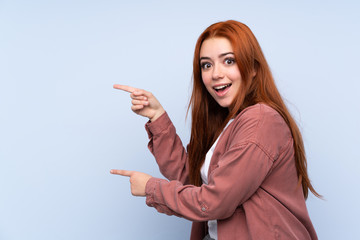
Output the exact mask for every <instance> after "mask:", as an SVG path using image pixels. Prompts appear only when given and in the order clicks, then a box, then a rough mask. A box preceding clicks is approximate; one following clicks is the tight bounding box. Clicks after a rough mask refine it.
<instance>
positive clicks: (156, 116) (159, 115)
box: [149, 108, 165, 122]
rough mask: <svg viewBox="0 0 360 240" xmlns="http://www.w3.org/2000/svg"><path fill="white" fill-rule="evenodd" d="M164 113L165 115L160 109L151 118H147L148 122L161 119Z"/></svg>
mask: <svg viewBox="0 0 360 240" xmlns="http://www.w3.org/2000/svg"><path fill="white" fill-rule="evenodd" d="M164 113H165V110H164V109H163V108H161V109H160V110H159V111H158V112H157V113H155V115H154V116H153V117H152V118H149V120H150V122H154V121H155V120H156V119H158V118H159V117H161V115H163V114H164Z"/></svg>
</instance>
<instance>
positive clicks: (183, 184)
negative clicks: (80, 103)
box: [111, 20, 319, 240]
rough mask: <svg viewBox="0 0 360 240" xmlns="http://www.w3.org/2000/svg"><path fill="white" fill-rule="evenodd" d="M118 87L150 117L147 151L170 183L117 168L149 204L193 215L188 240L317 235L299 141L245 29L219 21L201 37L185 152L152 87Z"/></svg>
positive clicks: (134, 106) (255, 44)
mask: <svg viewBox="0 0 360 240" xmlns="http://www.w3.org/2000/svg"><path fill="white" fill-rule="evenodd" d="M114 87H115V88H117V89H120V90H124V91H127V92H130V93H131V94H130V96H131V98H132V107H131V108H132V110H133V111H134V112H135V113H137V114H139V115H141V116H144V117H147V118H149V122H148V123H147V124H146V126H145V127H146V130H147V132H148V135H149V138H150V142H149V145H148V147H149V149H150V151H151V152H152V153H153V155H154V156H155V159H156V161H157V163H158V165H159V167H160V170H161V172H162V174H163V175H164V176H165V177H166V178H167V179H168V180H164V179H158V178H153V177H151V176H150V175H147V174H145V173H140V172H135V171H126V170H111V173H113V174H119V175H122V176H128V177H130V183H131V192H132V194H133V195H136V196H146V203H147V205H148V206H151V207H154V208H156V209H157V210H158V211H159V212H161V213H166V214H168V215H176V216H180V217H183V218H186V219H189V220H191V221H193V227H192V231H191V239H196V240H197V239H200V240H201V239H220V240H226V239H301V240H304V239H317V236H316V232H315V230H314V227H313V225H312V223H311V220H310V218H309V215H308V212H307V208H306V204H305V199H306V198H307V196H308V191H309V190H310V191H311V192H312V193H313V194H315V195H316V196H319V195H318V193H317V192H316V191H315V190H314V188H313V187H312V185H311V183H310V180H309V177H308V174H307V165H306V158H305V152H304V145H303V141H302V137H301V134H300V131H299V129H298V127H297V125H296V123H295V121H294V119H293V118H292V117H291V115H290V113H289V111H288V109H287V108H286V106H285V104H284V102H283V100H282V98H281V96H280V94H279V92H278V90H277V88H276V86H275V83H274V80H273V77H272V75H271V72H270V69H269V66H268V64H267V62H266V60H265V57H264V55H263V53H262V51H261V48H260V45H259V44H258V42H257V40H256V38H255V36H254V35H253V33H252V32H251V30H250V29H249V28H248V27H247V26H246V25H244V24H242V23H240V22H237V21H233V20H230V21H226V22H219V23H215V24H213V25H211V26H210V27H208V28H207V29H206V30H205V31H204V32H203V33H202V34H201V35H200V37H199V39H198V41H197V43H196V47H195V54H194V63H193V92H192V96H191V99H190V105H189V108H191V112H192V127H191V137H190V143H189V145H188V147H187V150H186V149H185V148H184V147H183V145H182V143H181V141H180V138H179V137H178V135H177V134H176V131H175V127H174V126H173V124H172V123H171V121H170V119H169V117H168V115H167V113H166V112H165V110H164V109H163V108H162V106H161V104H160V103H159V102H158V101H157V100H156V98H155V97H154V96H153V95H152V94H151V93H150V92H147V91H144V90H141V89H136V88H133V87H129V86H123V85H114Z"/></svg>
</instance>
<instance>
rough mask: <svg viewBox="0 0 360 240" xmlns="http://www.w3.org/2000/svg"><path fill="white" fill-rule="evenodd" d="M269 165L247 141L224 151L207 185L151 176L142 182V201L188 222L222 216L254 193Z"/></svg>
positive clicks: (262, 154) (254, 146)
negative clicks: (144, 197)
mask: <svg viewBox="0 0 360 240" xmlns="http://www.w3.org/2000/svg"><path fill="white" fill-rule="evenodd" d="M249 159H251V160H249ZM271 166H272V160H271V159H270V158H269V156H268V155H267V154H266V153H265V152H263V151H262V150H261V148H259V146H257V145H256V144H254V143H250V142H249V143H246V144H243V145H241V146H237V147H234V148H232V149H230V150H229V151H227V152H226V154H224V156H223V157H222V160H221V165H219V167H218V168H216V169H215V170H214V171H213V172H212V173H211V175H210V176H209V184H208V185H206V184H203V185H202V186H201V187H196V186H193V185H183V184H182V183H181V182H179V181H170V182H169V181H167V180H164V179H158V178H151V179H150V180H149V181H148V183H147V185H146V203H147V205H148V206H151V207H155V208H156V209H157V210H158V211H159V212H161V213H166V214H168V215H177V216H181V217H184V218H186V219H189V220H191V221H208V220H213V219H225V218H228V217H230V216H231V215H232V214H233V213H234V211H235V209H236V208H237V207H238V206H239V205H241V204H242V203H244V202H245V201H246V200H247V199H248V198H250V197H251V196H252V195H253V194H254V193H255V191H256V190H257V189H258V188H259V186H260V185H261V183H262V181H263V180H264V179H265V177H266V175H267V174H268V172H269V170H270V168H271ZM244 169H246V171H244Z"/></svg>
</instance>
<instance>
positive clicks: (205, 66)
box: [201, 63, 211, 69]
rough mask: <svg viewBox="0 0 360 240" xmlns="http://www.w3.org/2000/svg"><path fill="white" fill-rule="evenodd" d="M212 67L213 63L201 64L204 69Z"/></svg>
mask: <svg viewBox="0 0 360 240" xmlns="http://www.w3.org/2000/svg"><path fill="white" fill-rule="evenodd" d="M210 67H211V64H210V63H202V64H201V68H202V69H208V68H210Z"/></svg>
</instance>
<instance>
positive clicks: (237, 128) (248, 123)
mask: <svg viewBox="0 0 360 240" xmlns="http://www.w3.org/2000/svg"><path fill="white" fill-rule="evenodd" d="M233 127H234V129H233V130H234V133H235V132H236V135H238V136H239V137H241V138H243V139H244V140H245V139H247V141H251V142H253V143H255V144H258V145H262V146H265V148H268V147H270V148H274V147H275V146H274V144H275V145H284V144H286V143H287V142H289V140H291V138H292V136H291V132H290V129H289V127H288V125H287V124H286V122H285V120H284V119H283V117H282V116H281V115H280V114H279V113H278V112H277V111H276V110H275V109H273V108H272V107H270V106H269V105H266V104H264V103H258V104H255V105H252V106H249V107H247V108H245V109H244V110H243V111H241V112H240V113H239V115H238V116H236V118H235V119H234V125H233Z"/></svg>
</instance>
